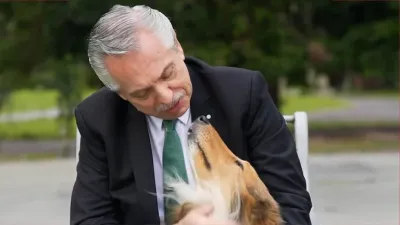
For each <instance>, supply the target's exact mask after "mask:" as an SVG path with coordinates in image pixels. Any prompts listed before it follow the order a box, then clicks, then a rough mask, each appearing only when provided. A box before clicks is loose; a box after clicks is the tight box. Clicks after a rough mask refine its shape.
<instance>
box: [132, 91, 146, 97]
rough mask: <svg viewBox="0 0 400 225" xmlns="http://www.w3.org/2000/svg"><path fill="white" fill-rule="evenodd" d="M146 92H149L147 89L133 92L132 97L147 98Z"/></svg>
mask: <svg viewBox="0 0 400 225" xmlns="http://www.w3.org/2000/svg"><path fill="white" fill-rule="evenodd" d="M148 93H149V92H148V91H144V92H140V93H137V94H135V95H134V96H133V97H134V98H141V99H143V98H147V96H148Z"/></svg>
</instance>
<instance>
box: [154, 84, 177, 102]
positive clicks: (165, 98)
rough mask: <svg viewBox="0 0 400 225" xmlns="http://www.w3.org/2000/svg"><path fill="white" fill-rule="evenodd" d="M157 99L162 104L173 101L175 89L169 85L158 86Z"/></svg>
mask: <svg viewBox="0 0 400 225" xmlns="http://www.w3.org/2000/svg"><path fill="white" fill-rule="evenodd" d="M155 91H156V94H157V101H158V102H159V103H162V104H169V103H171V101H172V97H173V94H174V93H173V91H172V90H171V89H169V87H167V86H158V87H156V90H155Z"/></svg>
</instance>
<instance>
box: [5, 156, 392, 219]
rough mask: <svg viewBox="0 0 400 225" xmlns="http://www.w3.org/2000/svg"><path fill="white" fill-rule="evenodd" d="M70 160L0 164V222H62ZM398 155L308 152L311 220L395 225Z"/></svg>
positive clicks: (65, 213) (66, 208)
mask: <svg viewBox="0 0 400 225" xmlns="http://www.w3.org/2000/svg"><path fill="white" fill-rule="evenodd" d="M74 166H75V165H74V160H73V159H69V160H55V161H49V162H31V163H26V162H25V163H12V164H0V180H1V183H0V224H1V225H68V218H69V215H68V211H69V198H70V191H71V188H72V184H73V180H74V177H75V170H74V169H75V168H74ZM398 168H399V164H398V155H397V154H396V153H383V154H352V155H314V156H312V157H310V171H311V173H310V179H311V185H312V186H311V188H312V197H313V201H314V206H315V209H316V213H317V219H318V224H315V225H398V224H399V221H398V218H399V216H398V214H399V206H398V200H399V194H398V193H399V190H398V186H399V183H398V177H399V169H398Z"/></svg>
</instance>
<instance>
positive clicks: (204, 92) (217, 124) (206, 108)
mask: <svg viewBox="0 0 400 225" xmlns="http://www.w3.org/2000/svg"><path fill="white" fill-rule="evenodd" d="M193 60H196V59H194V58H192V57H188V59H187V60H186V61H189V62H190V63H187V67H188V70H189V74H190V79H191V82H192V86H193V94H192V98H191V101H190V110H191V115H192V121H194V120H196V119H197V118H198V117H199V116H202V115H204V116H207V115H210V116H211V119H210V122H211V124H212V125H213V126H214V128H215V129H216V130H217V131H218V133H219V135H220V136H221V137H222V139H224V140H228V139H227V138H228V134H229V133H228V130H227V127H228V126H227V124H226V119H225V117H224V114H223V112H222V110H221V109H220V106H219V104H218V101H216V98H215V96H213V97H211V96H210V94H209V92H210V91H209V90H208V89H207V86H206V84H205V82H204V80H206V79H205V75H206V74H207V73H208V72H209V71H207V68H206V67H204V66H199V67H197V68H196V66H198V65H196V64H195V63H196V61H195V62H194V65H193V64H191V63H193ZM202 78H203V79H202Z"/></svg>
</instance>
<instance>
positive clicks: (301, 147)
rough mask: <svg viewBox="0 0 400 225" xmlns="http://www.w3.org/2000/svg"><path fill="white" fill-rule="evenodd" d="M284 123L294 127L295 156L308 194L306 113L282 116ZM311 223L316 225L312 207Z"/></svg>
mask: <svg viewBox="0 0 400 225" xmlns="http://www.w3.org/2000/svg"><path fill="white" fill-rule="evenodd" d="M283 117H284V118H285V120H286V123H290V124H293V126H294V140H295V142H296V148H297V155H298V156H299V160H300V164H301V167H302V169H303V175H304V178H305V180H306V184H307V191H308V192H309V193H311V192H310V179H309V174H308V154H309V153H308V149H309V147H308V141H309V138H308V117H307V113H306V112H295V113H294V114H293V115H284V116H283ZM310 217H311V223H312V224H314V225H316V224H318V223H317V222H316V216H315V213H314V207H313V208H312V209H311V212H310Z"/></svg>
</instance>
